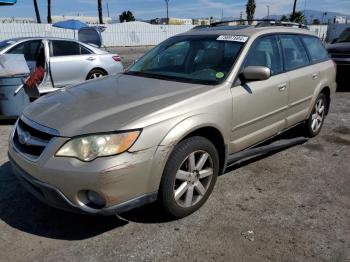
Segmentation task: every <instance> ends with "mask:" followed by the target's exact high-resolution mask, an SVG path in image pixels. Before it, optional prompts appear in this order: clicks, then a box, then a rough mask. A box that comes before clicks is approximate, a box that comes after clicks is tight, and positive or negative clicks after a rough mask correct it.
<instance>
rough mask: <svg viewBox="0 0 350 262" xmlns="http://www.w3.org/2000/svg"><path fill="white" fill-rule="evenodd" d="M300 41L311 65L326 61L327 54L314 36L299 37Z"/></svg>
mask: <svg viewBox="0 0 350 262" xmlns="http://www.w3.org/2000/svg"><path fill="white" fill-rule="evenodd" d="M301 39H302V41H303V43H304V44H305V47H306V48H307V50H308V51H309V54H310V58H311V61H312V62H313V63H317V62H320V61H324V60H326V59H328V53H327V51H326V49H325V48H324V46H323V44H322V42H321V40H320V39H319V38H317V37H314V36H301Z"/></svg>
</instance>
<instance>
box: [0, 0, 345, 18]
mask: <svg viewBox="0 0 350 262" xmlns="http://www.w3.org/2000/svg"><path fill="white" fill-rule="evenodd" d="M37 1H38V4H39V8H40V13H41V18H42V20H43V21H45V20H46V16H47V13H46V9H47V0H37ZM102 1H103V11H104V15H105V16H106V15H107V10H106V3H107V2H108V3H109V11H110V16H111V17H112V18H114V19H116V18H117V16H119V14H120V13H121V12H122V11H124V10H131V11H132V12H133V13H134V15H135V17H136V18H137V19H150V18H155V17H166V9H165V1H164V0H102ZM51 2H52V4H51V5H52V15H77V14H80V15H88V16H97V0H51ZM255 2H256V11H255V17H256V18H259V17H264V16H266V15H267V5H269V7H270V14H271V15H274V14H275V15H279V14H286V13H291V11H292V8H293V0H255ZM245 4H246V0H217V1H214V0H190V1H189V0H170V1H169V13H170V17H178V18H199V17H210V16H213V17H216V18H221V15H222V10H223V13H224V17H239V15H240V12H243V15H245ZM297 9H298V10H304V9H308V10H310V9H311V10H319V11H323V12H331V11H332V12H339V13H342V14H350V0H298V2H297ZM13 16H15V17H33V18H34V17H35V13H34V7H33V1H32V0H17V4H16V5H15V6H0V17H13Z"/></svg>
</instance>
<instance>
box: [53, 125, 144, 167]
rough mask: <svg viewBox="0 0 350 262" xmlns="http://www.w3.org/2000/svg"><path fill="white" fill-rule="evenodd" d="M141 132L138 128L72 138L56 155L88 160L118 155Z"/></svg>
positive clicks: (129, 145) (130, 144) (132, 142)
mask: <svg viewBox="0 0 350 262" xmlns="http://www.w3.org/2000/svg"><path fill="white" fill-rule="evenodd" d="M140 133H141V131H139V130H138V131H130V132H125V133H114V134H96V135H87V136H81V137H77V138H72V139H71V140H69V141H68V142H67V143H65V144H64V145H63V146H62V147H61V148H60V149H59V150H58V152H57V153H56V156H65V157H75V158H78V159H80V160H82V161H87V162H88V161H92V160H94V159H95V158H97V157H102V156H112V155H117V154H120V153H123V152H125V151H126V150H128V149H129V148H130V147H131V146H132V145H133V144H134V142H135V141H136V139H137V138H138V137H139V135H140Z"/></svg>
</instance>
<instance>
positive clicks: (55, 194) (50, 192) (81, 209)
mask: <svg viewBox="0 0 350 262" xmlns="http://www.w3.org/2000/svg"><path fill="white" fill-rule="evenodd" d="M9 159H10V162H11V164H12V167H13V171H14V173H15V175H16V177H17V178H18V180H19V181H20V183H21V184H22V185H23V186H24V187H25V188H26V189H27V190H28V191H29V192H30V193H32V194H33V195H34V196H35V197H36V198H38V199H39V200H40V201H42V202H44V203H45V204H48V205H50V206H52V207H55V208H58V209H62V210H65V211H70V212H75V213H84V214H91V215H104V216H108V215H115V214H118V213H123V212H126V211H128V210H131V209H134V208H137V207H140V206H142V205H145V204H147V203H151V202H154V201H155V200H156V199H157V192H154V193H148V194H145V195H142V196H139V197H137V198H134V199H131V200H128V201H126V202H124V203H121V204H118V205H115V206H111V207H107V208H102V209H93V208H89V207H87V206H85V205H84V206H79V205H77V204H74V203H72V202H71V201H70V200H69V199H68V198H67V197H65V195H64V194H63V193H62V192H61V191H60V190H59V189H57V188H56V187H54V186H51V185H49V184H47V183H44V182H42V181H39V180H38V179H36V178H34V177H32V176H31V175H30V174H28V173H27V172H25V171H24V170H23V169H22V168H21V167H19V166H18V165H17V164H16V162H14V161H13V159H12V158H11V157H10V156H9Z"/></svg>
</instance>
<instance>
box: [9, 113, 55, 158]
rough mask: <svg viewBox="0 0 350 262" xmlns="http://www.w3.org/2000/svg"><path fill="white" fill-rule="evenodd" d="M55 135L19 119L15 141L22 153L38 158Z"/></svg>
mask: <svg viewBox="0 0 350 262" xmlns="http://www.w3.org/2000/svg"><path fill="white" fill-rule="evenodd" d="M53 137H54V135H52V134H49V133H46V132H43V131H41V130H39V129H37V128H34V127H32V126H30V125H28V124H27V123H25V122H24V121H23V120H22V119H19V120H18V123H17V127H16V130H15V133H14V136H13V143H14V145H15V147H16V148H17V150H19V151H20V152H21V153H23V154H25V155H28V156H30V157H31V158H38V157H39V156H40V155H41V154H42V152H43V151H44V149H45V147H46V146H47V144H48V143H49V142H50V141H51V139H52V138H53Z"/></svg>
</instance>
